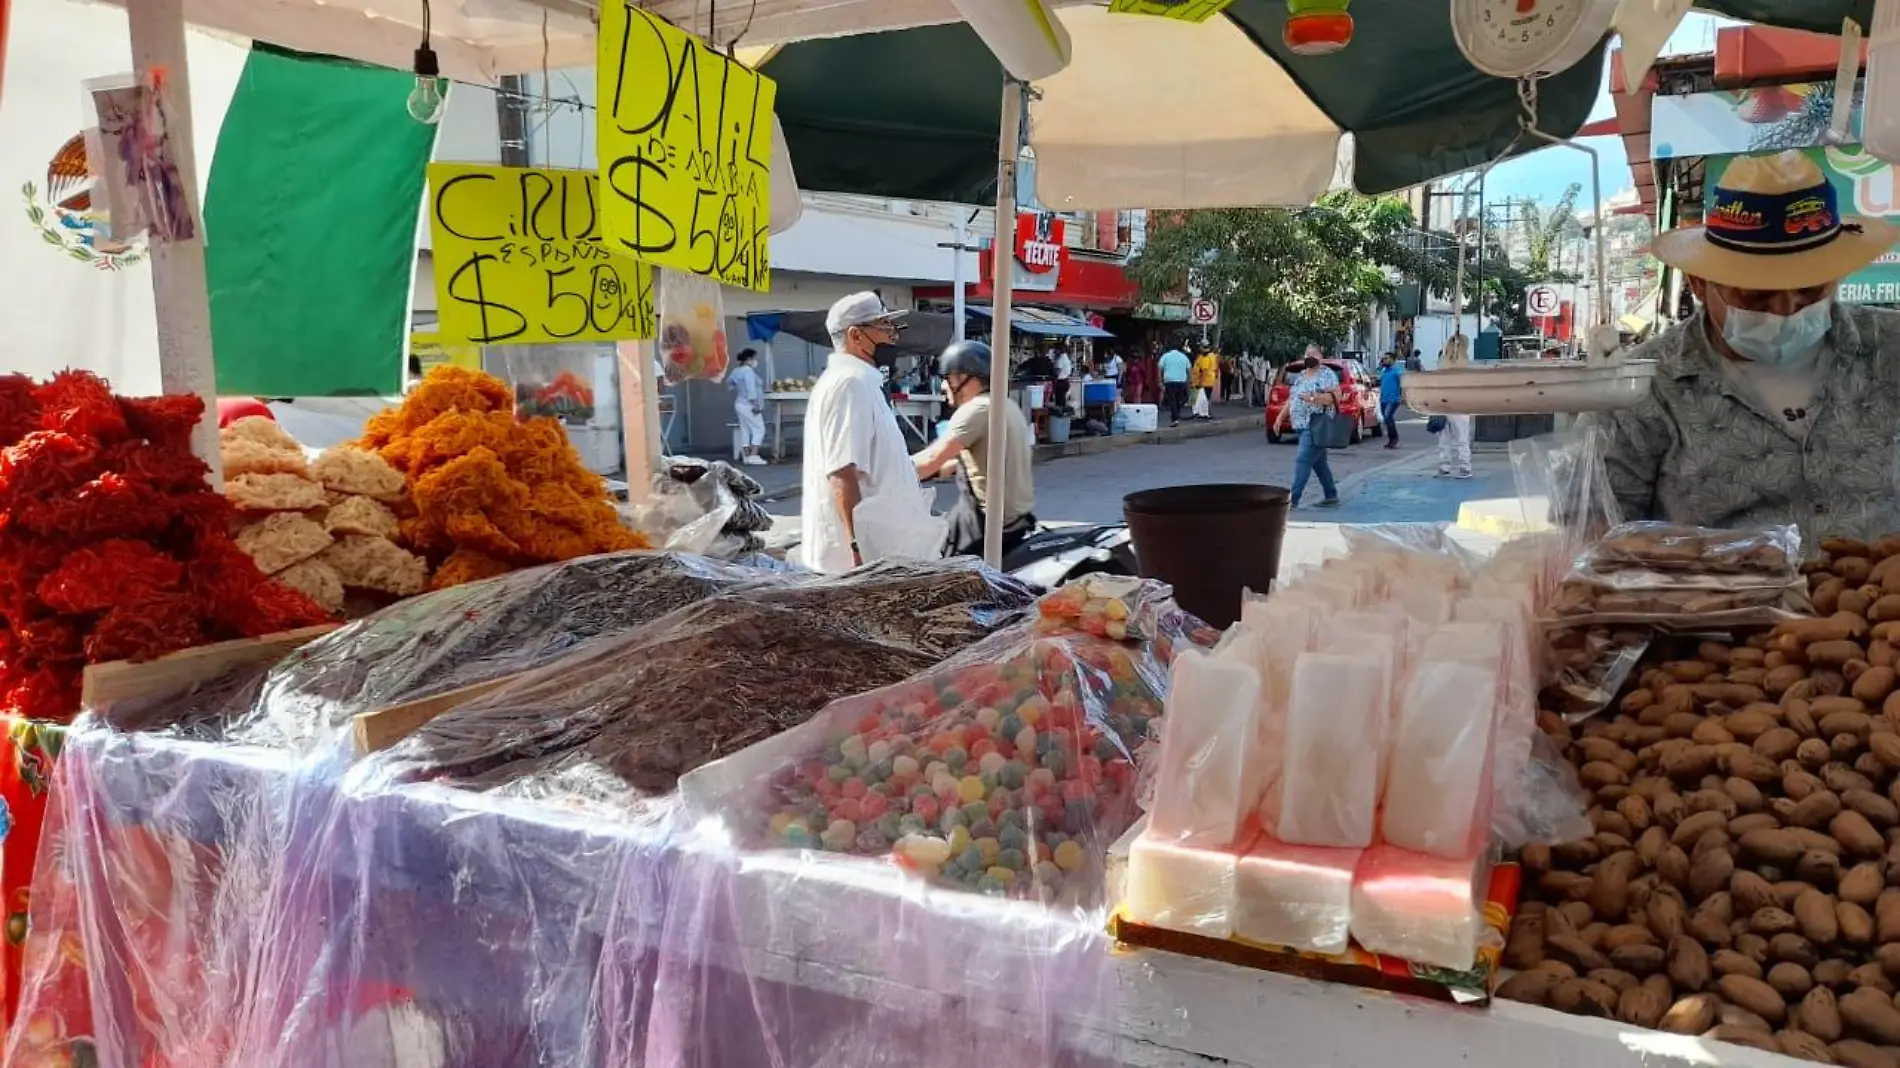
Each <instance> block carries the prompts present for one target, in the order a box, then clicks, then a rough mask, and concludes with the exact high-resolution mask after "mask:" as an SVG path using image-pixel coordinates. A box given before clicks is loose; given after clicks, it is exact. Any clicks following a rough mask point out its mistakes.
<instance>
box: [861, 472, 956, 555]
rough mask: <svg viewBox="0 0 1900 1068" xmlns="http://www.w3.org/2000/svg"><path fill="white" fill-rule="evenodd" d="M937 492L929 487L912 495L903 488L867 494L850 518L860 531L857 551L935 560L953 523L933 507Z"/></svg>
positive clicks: (940, 553) (864, 553)
mask: <svg viewBox="0 0 1900 1068" xmlns="http://www.w3.org/2000/svg"><path fill="white" fill-rule="evenodd" d="M934 499H935V497H934V495H933V494H931V493H930V491H928V490H923V491H919V492H918V494H917V495H916V496H915V497H913V496H911V495H910V494H909V493H907V492H904V491H902V490H900V491H898V492H895V493H881V494H879V495H877V496H875V497H866V498H865V499H864V500H862V501H859V502H858V506H857V508H855V509H853V510H852V512H851V518H852V521H853V524H854V526H855V529H856V530H857V535H858V555H859V556H860V557H861V558H862V559H863V560H864V562H865V563H867V564H868V563H870V562H872V561H873V560H936V559H939V558H940V557H942V556H943V543H944V541H945V540H946V539H947V538H948V537H949V534H950V524H949V522H948V521H947V520H945V519H944V517H942V516H939V515H932V514H931V511H930V505H931V502H932V501H933V500H934Z"/></svg>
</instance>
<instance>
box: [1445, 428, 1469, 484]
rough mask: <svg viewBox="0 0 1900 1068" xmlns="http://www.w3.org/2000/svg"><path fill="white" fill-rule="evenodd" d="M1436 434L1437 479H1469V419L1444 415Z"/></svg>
mask: <svg viewBox="0 0 1900 1068" xmlns="http://www.w3.org/2000/svg"><path fill="white" fill-rule="evenodd" d="M1440 418H1442V419H1444V421H1445V422H1444V429H1442V430H1440V431H1439V432H1438V477H1440V478H1470V477H1471V417H1470V416H1468V415H1446V416H1441V417H1440Z"/></svg>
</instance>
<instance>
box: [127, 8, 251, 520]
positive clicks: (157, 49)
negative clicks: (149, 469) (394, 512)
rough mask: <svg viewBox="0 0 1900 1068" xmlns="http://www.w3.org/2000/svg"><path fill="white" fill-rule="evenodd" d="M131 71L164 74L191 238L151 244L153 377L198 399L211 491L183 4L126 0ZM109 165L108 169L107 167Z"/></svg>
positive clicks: (201, 246) (201, 452)
mask: <svg viewBox="0 0 1900 1068" xmlns="http://www.w3.org/2000/svg"><path fill="white" fill-rule="evenodd" d="M125 8H126V15H127V16H128V18H129V20H130V23H131V33H132V64H133V66H134V68H135V69H136V70H137V73H138V76H139V79H140V81H141V82H144V81H145V79H146V76H147V75H148V74H149V73H150V72H152V71H162V72H163V75H164V78H163V83H162V92H163V94H164V96H163V98H162V99H163V101H164V105H165V119H166V122H167V124H168V126H167V133H168V135H169V140H170V142H171V153H172V159H173V160H174V161H175V162H176V163H177V165H178V174H179V177H180V178H181V179H183V181H182V183H181V184H182V186H183V192H184V197H185V207H186V210H187V212H188V214H189V216H190V218H191V220H192V223H193V227H194V233H193V235H192V237H191V238H190V239H188V240H184V241H161V240H158V239H157V238H156V237H155V238H154V239H153V241H152V294H153V297H154V298H155V300H154V304H155V306H156V310H157V320H158V373H159V383H160V386H161V388H163V390H164V391H165V392H166V393H196V394H197V395H198V396H200V397H202V398H203V399H204V402H205V415H204V419H203V421H202V422H200V423H199V424H198V429H197V432H196V433H194V434H193V435H192V439H191V451H192V452H194V453H196V454H197V455H198V457H199V458H200V459H202V460H204V461H205V462H206V463H208V464H210V465H211V484H212V485H213V486H218V485H221V484H222V483H223V480H224V479H223V471H222V469H221V465H220V464H219V462H218V380H217V370H216V367H215V365H214V364H213V363H212V359H211V297H210V292H209V288H208V286H207V284H206V282H205V232H204V216H203V214H202V213H201V212H200V211H199V205H198V168H197V163H196V153H195V152H194V150H193V145H192V140H191V138H192V127H191V71H190V69H189V66H188V64H187V62H186V59H185V8H184V0H127V3H126V5H125ZM106 165H107V166H113V165H115V164H113V163H112V162H108V163H107V164H106Z"/></svg>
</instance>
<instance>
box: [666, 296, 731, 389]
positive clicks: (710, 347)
mask: <svg viewBox="0 0 1900 1068" xmlns="http://www.w3.org/2000/svg"><path fill="white" fill-rule="evenodd" d="M658 300H659V309H658V310H659V313H660V366H661V369H662V371H663V372H664V373H665V376H666V381H667V383H668V384H669V385H678V384H680V383H681V382H685V381H687V380H689V379H700V380H703V381H706V382H718V381H720V380H722V379H724V378H725V377H726V366H727V364H728V363H730V362H731V357H730V356H729V355H728V354H727V352H726V307H725V301H724V300H723V299H722V298H721V297H720V295H719V283H718V282H715V281H713V280H712V279H710V278H703V277H701V276H699V275H696V274H682V273H680V272H679V271H668V270H664V269H663V270H661V271H660V295H659V298H658Z"/></svg>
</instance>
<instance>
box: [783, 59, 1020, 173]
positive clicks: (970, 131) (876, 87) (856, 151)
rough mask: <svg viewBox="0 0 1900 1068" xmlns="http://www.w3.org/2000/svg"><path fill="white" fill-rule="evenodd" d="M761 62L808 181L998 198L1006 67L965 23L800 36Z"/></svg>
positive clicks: (795, 157) (798, 167)
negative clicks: (999, 135) (848, 34)
mask: <svg viewBox="0 0 1900 1068" xmlns="http://www.w3.org/2000/svg"><path fill="white" fill-rule="evenodd" d="M762 70H763V71H764V73H765V74H767V75H769V76H770V77H771V78H773V79H774V80H776V81H777V82H778V118H779V123H780V124H781V125H782V126H784V128H785V140H786V144H787V146H788V147H789V148H790V149H791V153H792V166H793V167H794V168H795V169H796V170H797V171H798V184H799V185H800V186H801V187H803V188H806V189H815V190H827V191H830V192H838V193H863V194H868V195H871V196H888V197H896V198H899V199H903V200H948V201H956V202H962V203H981V202H983V201H985V200H991V199H994V197H995V189H996V141H997V128H998V124H999V122H1000V120H1001V114H1002V106H1003V98H1002V86H1003V67H1002V64H1000V63H998V62H997V61H996V57H995V55H993V54H992V53H991V52H990V50H989V49H988V48H987V47H986V46H985V45H984V44H983V41H982V39H981V38H979V37H977V35H976V32H975V31H974V30H972V29H970V27H969V26H968V24H966V23H954V24H951V25H945V26H926V27H923V28H920V29H915V30H903V31H899V32H896V33H876V34H861V35H858V36H853V37H834V38H826V39H822V40H815V41H801V42H799V43H796V44H791V45H787V46H785V47H784V48H781V49H779V51H778V53H777V54H776V55H774V56H773V57H772V59H771V60H770V62H768V63H766V65H765V66H764V67H763V68H762Z"/></svg>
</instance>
